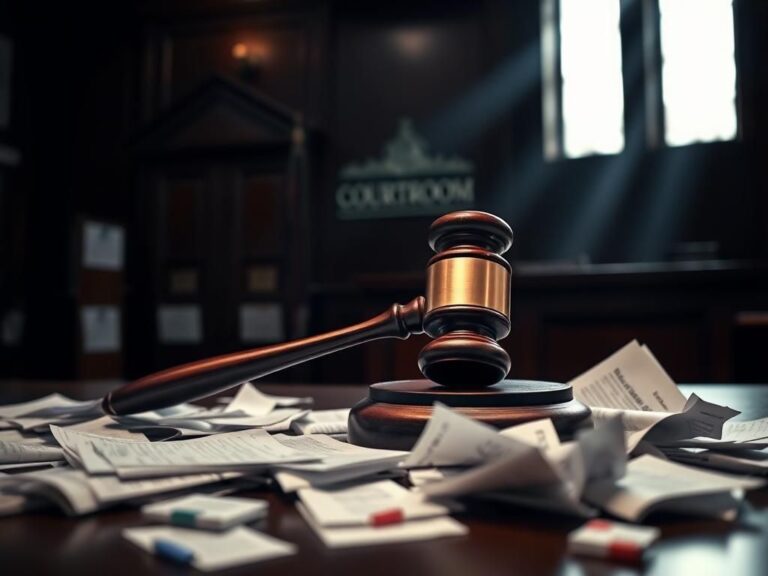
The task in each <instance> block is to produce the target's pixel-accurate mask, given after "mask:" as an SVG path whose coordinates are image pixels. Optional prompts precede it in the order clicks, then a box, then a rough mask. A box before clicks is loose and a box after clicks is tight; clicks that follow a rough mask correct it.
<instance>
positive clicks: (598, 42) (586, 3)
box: [560, 0, 624, 158]
mask: <svg viewBox="0 0 768 576" xmlns="http://www.w3.org/2000/svg"><path fill="white" fill-rule="evenodd" d="M620 17H621V6H620V0H561V2H560V67H561V74H562V82H563V84H562V106H563V147H564V152H565V155H566V156H568V157H571V158H575V157H579V156H586V155H589V154H615V153H617V152H621V150H622V149H623V148H624V88H623V83H622V76H621V31H620V27H619V24H620Z"/></svg>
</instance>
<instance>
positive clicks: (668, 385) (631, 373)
mask: <svg viewBox="0 0 768 576" xmlns="http://www.w3.org/2000/svg"><path fill="white" fill-rule="evenodd" d="M569 383H570V384H571V386H573V395H574V396H575V397H576V399H577V400H581V401H582V402H584V403H585V404H586V405H587V406H590V407H591V406H599V407H602V408H618V409H620V410H643V411H657V412H680V411H681V410H682V409H683V406H685V396H684V395H683V393H682V392H680V390H679V389H678V387H677V385H676V384H675V383H674V381H673V380H672V379H671V378H670V377H669V375H668V374H667V373H666V372H665V371H664V368H662V367H661V364H659V362H658V360H656V358H655V357H654V356H653V354H651V352H650V350H648V348H647V347H645V346H640V344H638V342H637V340H633V341H632V342H630V343H629V344H627V345H626V346H624V347H623V348H622V349H621V350H619V351H618V352H616V353H614V354H612V355H611V356H609V357H608V358H606V359H605V360H603V361H602V362H600V363H599V364H597V365H596V366H595V367H593V368H590V369H589V370H587V371H586V372H585V373H584V374H582V375H581V376H579V377H577V378H575V379H573V380H571V381H570V382H569Z"/></svg>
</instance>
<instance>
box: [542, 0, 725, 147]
mask: <svg viewBox="0 0 768 576" xmlns="http://www.w3.org/2000/svg"><path fill="white" fill-rule="evenodd" d="M625 4H626V5H627V6H629V7H630V9H632V10H635V8H636V9H639V8H640V5H639V3H638V4H634V3H624V2H622V1H621V0H541V16H542V17H541V21H542V30H541V54H542V80H543V90H542V110H543V124H544V156H545V157H546V158H547V159H549V160H552V159H557V158H579V157H583V156H589V155H594V154H617V153H620V152H622V151H623V150H624V147H625V126H624V116H625V111H624V105H625V104H624V89H623V84H624V79H623V76H622V38H621V17H622V14H621V13H622V6H623V5H625ZM633 5H634V7H635V8H633V7H632V6H633ZM642 8H643V13H644V19H643V34H642V35H638V38H640V37H642V38H644V40H643V43H644V45H643V46H639V45H638V46H635V47H634V48H637V49H638V50H640V49H643V50H644V51H645V52H646V57H647V58H648V62H647V67H646V71H645V84H646V111H647V113H646V125H647V130H648V139H649V142H651V144H652V145H654V146H655V145H658V143H659V141H660V140H661V138H660V135H661V134H663V135H664V140H663V142H664V143H665V144H666V145H668V146H681V145H685V144H691V143H694V142H712V141H716V140H732V139H734V138H735V137H736V135H737V131H738V128H737V127H738V117H737V100H736V61H735V51H734V46H735V40H734V19H733V0H643V5H642ZM648 14H651V15H652V16H651V17H650V18H645V15H648ZM630 20H631V19H630ZM659 80H660V81H659ZM633 114H634V113H633V110H632V109H630V110H629V116H630V117H629V118H628V122H629V121H631V120H633V119H635V118H634V115H633ZM637 120H639V118H637Z"/></svg>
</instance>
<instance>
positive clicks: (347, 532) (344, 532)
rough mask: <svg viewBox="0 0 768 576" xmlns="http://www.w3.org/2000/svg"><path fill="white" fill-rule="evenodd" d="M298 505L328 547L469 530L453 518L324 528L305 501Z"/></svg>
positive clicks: (400, 540) (413, 539)
mask: <svg viewBox="0 0 768 576" xmlns="http://www.w3.org/2000/svg"><path fill="white" fill-rule="evenodd" d="M296 508H297V510H298V511H299V513H300V514H301V515H302V517H303V518H304V519H305V520H306V522H307V524H309V526H310V527H311V528H312V530H313V531H314V532H315V534H317V536H318V538H320V540H322V541H323V543H324V544H325V545H326V546H327V547H328V548H347V547H353V546H370V545H374V544H392V543H395V542H411V541H417V540H432V539H435V538H445V537H450V536H464V535H466V534H467V533H468V532H469V531H468V530H467V528H466V526H464V525H463V524H460V523H459V522H457V521H456V520H454V519H453V518H450V517H440V518H427V519H424V520H412V521H410V522H403V523H401V524H390V525H387V526H376V527H372V526H348V527H341V528H324V527H323V526H321V525H320V524H318V523H317V521H316V520H315V519H314V517H313V516H312V515H311V514H310V513H309V512H308V511H307V510H306V508H304V506H303V505H302V504H301V502H297V503H296Z"/></svg>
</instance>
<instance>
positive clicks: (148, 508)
mask: <svg viewBox="0 0 768 576" xmlns="http://www.w3.org/2000/svg"><path fill="white" fill-rule="evenodd" d="M268 511H269V504H268V502H267V501H266V500H257V499H255V498H233V497H231V496H229V497H224V496H211V495H208V494H188V495H186V496H181V497H180V498H171V499H170V500H163V501H162V502H154V503H152V504H146V505H145V506H142V508H141V514H142V516H144V517H145V518H147V519H148V520H154V521H158V522H164V523H166V524H175V525H177V526H185V527H188V528H202V529H206V530H227V529H229V528H232V527H233V526H237V525H239V524H247V523H249V522H253V521H255V520H259V519H261V518H264V517H265V516H266V515H267V513H268Z"/></svg>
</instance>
